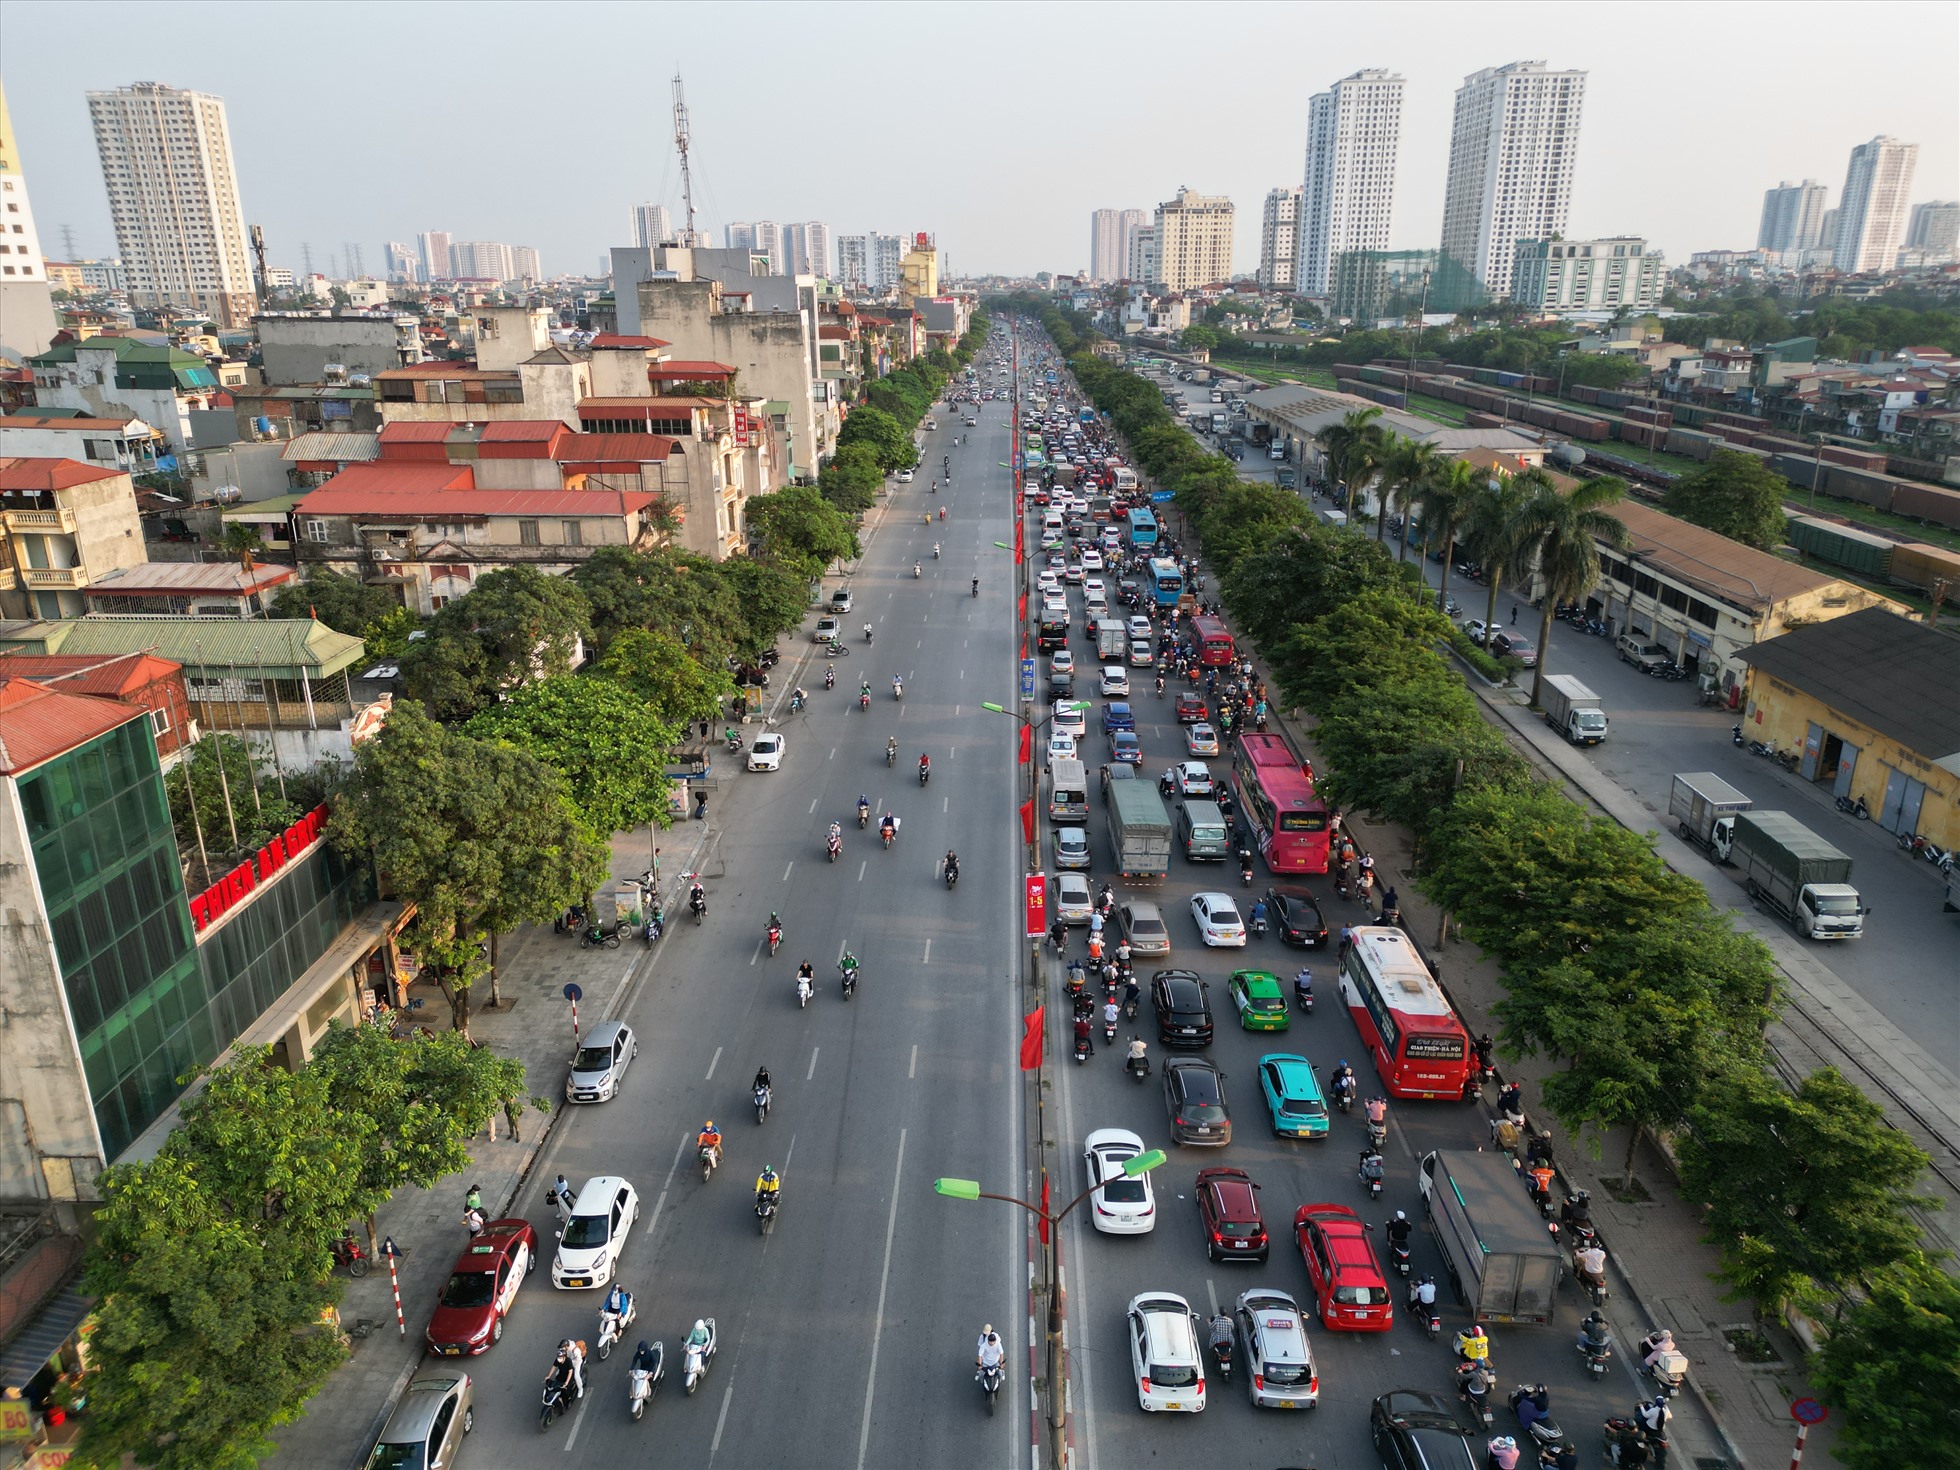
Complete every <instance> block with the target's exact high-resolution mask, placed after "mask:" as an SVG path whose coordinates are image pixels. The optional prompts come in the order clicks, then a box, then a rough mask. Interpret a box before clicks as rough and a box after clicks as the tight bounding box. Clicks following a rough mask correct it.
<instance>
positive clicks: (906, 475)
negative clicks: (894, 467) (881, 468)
mask: <svg viewBox="0 0 1960 1470" xmlns="http://www.w3.org/2000/svg"><path fill="white" fill-rule="evenodd" d="M898 483H899V484H901V485H909V484H911V483H912V472H911V471H910V470H900V471H899V472H898Z"/></svg>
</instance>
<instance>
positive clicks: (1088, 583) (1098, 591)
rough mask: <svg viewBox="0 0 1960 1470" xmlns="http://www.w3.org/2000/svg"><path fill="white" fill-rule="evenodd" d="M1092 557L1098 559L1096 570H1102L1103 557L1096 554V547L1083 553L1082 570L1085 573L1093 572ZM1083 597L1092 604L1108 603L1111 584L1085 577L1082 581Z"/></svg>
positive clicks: (1099, 578)
mask: <svg viewBox="0 0 1960 1470" xmlns="http://www.w3.org/2000/svg"><path fill="white" fill-rule="evenodd" d="M1092 556H1093V557H1095V558H1096V566H1095V568H1094V569H1095V570H1097V571H1100V570H1101V569H1102V557H1101V556H1100V555H1099V554H1098V553H1097V552H1096V549H1095V548H1094V547H1089V548H1087V549H1085V550H1084V551H1083V553H1082V570H1083V571H1084V572H1087V571H1089V570H1091V568H1090V566H1089V558H1090V557H1092ZM1082 596H1083V597H1084V598H1085V599H1086V600H1088V601H1090V602H1107V601H1109V584H1108V583H1107V582H1105V581H1103V579H1102V578H1101V577H1089V576H1085V577H1084V578H1083V579H1082Z"/></svg>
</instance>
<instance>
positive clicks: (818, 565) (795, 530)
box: [748, 485, 862, 580]
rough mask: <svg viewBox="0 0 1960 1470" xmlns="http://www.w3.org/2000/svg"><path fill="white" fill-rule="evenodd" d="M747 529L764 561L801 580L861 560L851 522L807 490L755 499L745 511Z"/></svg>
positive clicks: (790, 490) (800, 488) (793, 489)
mask: <svg viewBox="0 0 1960 1470" xmlns="http://www.w3.org/2000/svg"><path fill="white" fill-rule="evenodd" d="M748 523H749V534H750V535H751V536H753V537H754V538H755V539H756V540H757V541H758V542H759V543H760V544H761V546H762V550H763V553H764V555H766V556H768V557H770V558H772V559H773V560H775V561H778V562H780V563H782V564H783V565H784V566H788V567H795V568H797V569H798V570H799V571H801V572H802V574H803V575H804V577H805V578H806V580H807V579H809V578H813V577H817V576H819V575H821V574H822V572H823V569H824V568H825V567H827V566H829V565H830V564H831V563H832V562H834V561H847V560H850V559H851V558H853V557H856V556H859V555H861V554H862V553H861V551H860V549H859V547H858V538H857V532H856V531H855V530H854V529H853V528H852V526H851V523H850V521H848V520H847V519H845V517H844V515H843V514H842V513H841V512H840V511H839V510H838V509H837V508H836V507H835V506H833V505H832V504H831V503H830V502H829V501H827V500H825V499H824V498H823V496H822V494H821V493H819V492H818V491H817V490H815V489H814V488H812V487H810V486H807V485H791V486H789V487H788V488H787V489H783V490H778V491H776V492H775V493H774V494H772V495H758V496H756V497H755V498H754V499H753V500H751V501H750V502H749V505H748Z"/></svg>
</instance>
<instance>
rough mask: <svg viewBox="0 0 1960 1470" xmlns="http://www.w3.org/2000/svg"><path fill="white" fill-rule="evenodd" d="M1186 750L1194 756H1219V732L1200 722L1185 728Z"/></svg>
mask: <svg viewBox="0 0 1960 1470" xmlns="http://www.w3.org/2000/svg"><path fill="white" fill-rule="evenodd" d="M1184 748H1185V749H1186V750H1187V751H1189V752H1190V753H1191V754H1192V755H1217V754H1218V732H1217V731H1216V730H1214V729H1212V727H1211V726H1209V725H1207V724H1205V723H1203V722H1202V721H1200V722H1199V723H1198V724H1195V725H1186V726H1185V727H1184Z"/></svg>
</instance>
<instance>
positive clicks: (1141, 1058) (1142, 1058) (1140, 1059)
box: [1123, 1037, 1150, 1087]
mask: <svg viewBox="0 0 1960 1470" xmlns="http://www.w3.org/2000/svg"><path fill="white" fill-rule="evenodd" d="M1131 1039H1132V1040H1134V1039H1135V1038H1134V1037H1133V1038H1131ZM1123 1070H1124V1071H1125V1072H1128V1073H1129V1074H1130V1075H1131V1076H1132V1077H1134V1078H1136V1081H1137V1086H1139V1087H1141V1086H1142V1085H1143V1081H1144V1079H1145V1078H1146V1077H1148V1076H1149V1075H1150V1058H1149V1056H1148V1055H1143V1054H1137V1053H1132V1054H1131V1055H1130V1056H1127V1057H1125V1058H1124V1059H1123Z"/></svg>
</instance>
